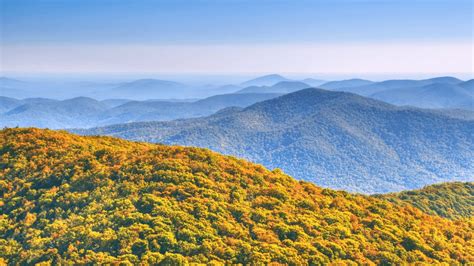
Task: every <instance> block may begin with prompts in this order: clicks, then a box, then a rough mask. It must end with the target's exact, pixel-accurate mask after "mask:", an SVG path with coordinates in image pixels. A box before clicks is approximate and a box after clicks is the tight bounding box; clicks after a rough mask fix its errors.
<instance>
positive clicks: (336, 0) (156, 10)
mask: <svg viewBox="0 0 474 266" xmlns="http://www.w3.org/2000/svg"><path fill="white" fill-rule="evenodd" d="M0 2H1V5H2V6H1V10H0V12H1V13H0V16H1V35H0V38H1V47H0V49H1V50H0V53H1V54H0V56H1V58H0V59H1V61H0V63H1V70H2V71H3V72H141V73H144V72H150V73H271V72H279V73H356V74H363V73H472V72H473V61H474V58H473V57H474V52H473V49H474V44H473V28H474V25H473V4H472V1H470V0H445V1H441V0H429V1H428V0H379V1H373V0H365V1H363V0H327V1H321V0H320V1H317V0H314V1H295V0H293V1H290V0H288V1H266V0H248V1H244V0H240V1H239V0H227V1H225V0H224V1H217V0H199V1H198V0H187V1H180V0H174V1H173V0H170V1H152V0H134V1H124V0H81V1H79V0H0Z"/></svg>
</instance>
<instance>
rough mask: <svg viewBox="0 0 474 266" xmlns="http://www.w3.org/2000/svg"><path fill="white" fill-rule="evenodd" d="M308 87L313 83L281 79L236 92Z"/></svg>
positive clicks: (286, 91) (267, 91) (276, 90)
mask: <svg viewBox="0 0 474 266" xmlns="http://www.w3.org/2000/svg"><path fill="white" fill-rule="evenodd" d="M307 88H311V85H308V84H306V83H304V82H301V81H280V82H277V83H276V84H274V85H272V86H250V87H246V88H243V89H241V90H239V91H237V92H235V93H290V92H295V91H298V90H302V89H307Z"/></svg>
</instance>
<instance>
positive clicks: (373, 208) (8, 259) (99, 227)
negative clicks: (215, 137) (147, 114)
mask: <svg viewBox="0 0 474 266" xmlns="http://www.w3.org/2000/svg"><path fill="white" fill-rule="evenodd" d="M0 195H1V200H0V264H1V263H2V262H4V263H9V264H34V263H43V264H65V263H70V264H85V263H91V264H104V263H123V264H138V263H140V262H141V263H143V264H162V265H183V264H186V263H206V264H223V263H240V264H270V263H275V264H288V265H319V264H327V263H329V262H335V263H338V262H340V263H346V264H354V265H355V264H356V263H358V264H368V265H371V264H382V265H383V264H401V263H402V262H405V263H415V262H424V263H439V262H447V263H450V264H459V263H470V262H474V255H473V254H474V241H473V233H474V232H473V230H472V228H473V227H474V221H473V219H465V220H457V221H452V220H449V219H445V218H442V217H438V216H433V215H428V214H426V213H424V212H422V211H421V210H419V209H417V208H415V207H412V206H409V205H399V204H393V203H391V202H390V201H388V200H386V199H381V198H377V197H371V196H363V195H356V194H350V193H346V192H342V191H334V190H330V189H323V188H320V187H317V186H315V185H313V184H311V183H307V182H298V181H296V180H295V179H293V178H291V177H290V176H288V175H285V174H284V173H283V172H281V171H280V170H273V171H269V170H267V169H265V168H264V167H262V166H260V165H256V164H252V163H249V162H246V161H244V160H239V159H236V158H233V157H230V156H223V155H219V154H217V153H214V152H211V151H209V150H205V149H199V148H185V147H178V146H164V145H156V144H146V143H134V142H129V141H125V140H120V139H116V138H111V137H80V136H76V135H72V134H68V133H66V132H58V131H51V130H39V129H5V130H3V131H1V132H0Z"/></svg>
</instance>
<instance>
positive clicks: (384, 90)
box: [0, 74, 474, 111]
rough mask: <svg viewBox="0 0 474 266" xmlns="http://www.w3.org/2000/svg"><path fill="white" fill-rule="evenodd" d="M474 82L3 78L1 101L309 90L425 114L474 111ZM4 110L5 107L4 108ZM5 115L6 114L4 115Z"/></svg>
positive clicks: (274, 77) (167, 98)
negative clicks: (426, 110) (349, 94)
mask: <svg viewBox="0 0 474 266" xmlns="http://www.w3.org/2000/svg"><path fill="white" fill-rule="evenodd" d="M473 84H474V82H473V80H469V81H462V80H460V79H457V78H454V77H436V78H430V79H424V80H411V79H405V80H385V81H370V80H365V79H348V80H339V81H329V82H325V81H324V80H321V79H314V78H306V79H302V80H296V79H289V78H286V77H283V76H281V75H278V74H271V75H266V76H262V77H257V78H255V79H251V80H248V81H245V82H242V83H240V84H226V85H212V84H207V85H197V84H194V85H193V84H184V83H181V82H175V81H170V80H161V79H139V80H134V81H130V82H118V83H110V82H105V83H104V82H103V83H100V82H65V81H64V82H44V81H39V82H25V81H22V80H17V79H11V78H7V77H3V78H0V96H5V97H11V98H18V99H24V98H32V97H43V98H44V97H46V98H47V97H49V98H54V99H68V98H76V97H89V98H94V99H100V100H104V99H129V100H137V101H144V100H151V99H154V100H162V101H173V100H177V99H178V100H190V99H203V98H206V97H210V96H214V95H221V94H231V93H290V92H294V91H297V90H300V89H306V88H309V87H317V88H323V89H327V90H337V91H346V92H352V93H356V94H359V95H362V96H367V97H371V98H374V99H378V100H382V101H385V102H388V103H391V104H395V105H407V106H414V107H421V108H442V109H465V110H474V98H473V97H474V89H473V87H474V86H473ZM0 108H2V107H0ZM0 111H1V110H0Z"/></svg>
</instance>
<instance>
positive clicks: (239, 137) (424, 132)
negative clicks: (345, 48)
mask: <svg viewBox="0 0 474 266" xmlns="http://www.w3.org/2000/svg"><path fill="white" fill-rule="evenodd" d="M74 132H78V133H81V134H86V135H97V134H99V135H112V136H118V137H122V138H126V139H131V140H139V141H149V142H160V143H166V144H179V145H186V146H197V147H204V148H210V149H212V150H215V151H217V152H221V153H224V154H230V155H235V156H238V157H242V158H245V159H248V160H250V161H253V162H256V163H260V164H263V165H264V166H266V167H268V168H270V169H273V168H281V169H283V170H284V171H285V172H287V173H289V174H291V175H292V176H294V177H296V178H298V179H302V180H307V181H311V182H314V183H316V184H318V185H321V186H325V187H331V188H336V189H344V190H349V191H354V192H363V193H384V192H390V191H400V190H405V189H414V188H420V187H422V186H424V185H427V184H432V183H437V182H442V181H452V180H461V181H462V180H473V179H474V176H473V173H474V136H473V132H474V120H472V119H469V118H465V117H464V118H463V117H462V116H459V117H456V115H455V114H454V113H453V114H451V115H445V114H443V113H442V112H438V111H431V110H424V109H417V108H409V107H396V106H393V105H390V104H387V103H383V102H380V101H377V100H373V99H370V98H364V97H361V96H358V95H355V94H352V93H347V92H332V91H325V90H320V89H304V90H300V91H297V92H294V93H290V94H286V95H283V96H280V97H277V98H274V99H270V100H266V101H263V102H259V103H256V104H254V105H251V106H249V107H246V108H244V109H237V110H229V111H227V112H220V113H217V114H215V115H211V116H208V117H203V118H196V119H184V120H176V121H170V122H146V123H130V124H122V125H112V126H107V127H102V128H95V129H90V130H76V131H74Z"/></svg>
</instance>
